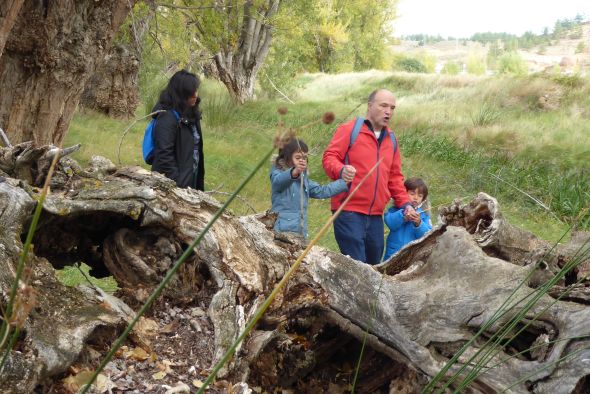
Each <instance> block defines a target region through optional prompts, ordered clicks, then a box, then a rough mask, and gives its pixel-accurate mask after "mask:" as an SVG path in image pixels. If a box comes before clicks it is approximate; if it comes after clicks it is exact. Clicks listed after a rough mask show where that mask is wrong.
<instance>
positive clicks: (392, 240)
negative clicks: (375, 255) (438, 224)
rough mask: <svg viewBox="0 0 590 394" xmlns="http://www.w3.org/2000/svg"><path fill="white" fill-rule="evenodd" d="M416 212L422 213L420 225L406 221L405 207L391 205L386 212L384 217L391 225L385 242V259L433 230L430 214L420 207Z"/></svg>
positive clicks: (388, 224) (386, 222)
mask: <svg viewBox="0 0 590 394" xmlns="http://www.w3.org/2000/svg"><path fill="white" fill-rule="evenodd" d="M416 212H418V213H419V214H420V219H422V222H421V223H420V225H419V226H418V227H416V226H415V225H414V223H413V222H405V221H404V208H395V207H391V208H389V210H388V211H387V212H385V215H384V216H383V219H384V220H385V224H386V225H387V227H389V235H388V236H387V242H386V244H385V256H384V257H383V260H384V261H385V260H387V259H388V258H390V257H391V255H393V254H394V253H395V252H397V251H398V250H400V249H401V248H402V247H403V246H404V245H405V244H407V243H409V242H412V241H414V240H416V239H418V238H421V237H422V236H423V235H424V234H426V233H427V232H428V231H430V230H432V223H430V216H429V215H428V214H427V213H426V212H424V210H422V208H418V209H417V210H416Z"/></svg>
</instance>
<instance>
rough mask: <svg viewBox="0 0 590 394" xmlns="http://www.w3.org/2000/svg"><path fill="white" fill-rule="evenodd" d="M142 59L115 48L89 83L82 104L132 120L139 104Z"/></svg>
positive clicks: (118, 46) (119, 47) (121, 47)
mask: <svg viewBox="0 0 590 394" xmlns="http://www.w3.org/2000/svg"><path fill="white" fill-rule="evenodd" d="M138 78H139V58H138V57H137V55H135V54H134V53H132V52H129V51H128V49H127V48H126V47H124V46H122V45H117V46H115V47H114V48H113V49H112V50H111V51H110V53H109V54H108V55H107V57H106V59H105V61H104V62H103V63H102V64H101V65H100V66H99V67H98V69H97V70H96V72H95V73H94V75H93V76H92V78H90V80H89V81H88V84H87V85H86V88H85V89H84V92H83V94H82V99H81V101H80V104H81V105H83V106H84V107H85V108H89V109H93V110H95V111H99V112H102V113H104V114H106V115H108V116H111V117H118V118H121V117H123V118H128V117H132V116H133V114H134V113H135V110H136V109H137V105H138V104H139V87H138V85H137V81H138Z"/></svg>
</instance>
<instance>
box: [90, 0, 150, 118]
mask: <svg viewBox="0 0 590 394" xmlns="http://www.w3.org/2000/svg"><path fill="white" fill-rule="evenodd" d="M145 3H146V4H147V5H148V7H147V10H146V11H145V12H142V13H141V14H140V15H138V13H136V12H133V11H132V13H131V14H130V17H128V18H127V23H125V24H124V26H122V27H121V29H120V31H119V33H118V37H119V38H118V39H117V40H116V41H118V43H117V45H114V46H113V47H112V48H111V50H110V51H109V53H108V54H107V56H106V57H105V58H104V60H103V61H102V62H100V64H99V65H98V67H97V69H96V71H95V73H94V75H93V76H92V78H90V79H89V81H88V83H87V84H86V87H85V88H84V92H83V93H82V99H81V101H80V104H81V105H83V106H84V107H85V108H90V109H93V110H96V111H99V112H102V113H104V114H106V115H108V116H111V117H132V116H133V115H134V114H135V110H136V109H137V105H138V104H139V86H138V80H139V64H140V63H141V60H142V56H143V40H144V37H145V35H146V33H148V32H149V28H150V23H151V21H152V19H153V18H154V15H155V8H156V5H155V4H154V3H153V2H151V1H148V2H145ZM121 36H123V37H125V38H120V37H121Z"/></svg>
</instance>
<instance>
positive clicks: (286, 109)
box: [277, 107, 289, 115]
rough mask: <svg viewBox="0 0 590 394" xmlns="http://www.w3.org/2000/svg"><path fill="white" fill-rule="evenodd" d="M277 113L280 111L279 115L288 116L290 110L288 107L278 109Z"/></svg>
mask: <svg viewBox="0 0 590 394" xmlns="http://www.w3.org/2000/svg"><path fill="white" fill-rule="evenodd" d="M277 111H278V113H279V114H281V115H285V114H287V112H289V109H288V108H287V107H279V108H278V109H277Z"/></svg>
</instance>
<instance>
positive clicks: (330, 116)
mask: <svg viewBox="0 0 590 394" xmlns="http://www.w3.org/2000/svg"><path fill="white" fill-rule="evenodd" d="M335 118H336V115H334V112H331V111H330V112H325V113H324V116H322V122H323V123H324V124H330V123H332V122H333V121H334V119H335Z"/></svg>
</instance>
